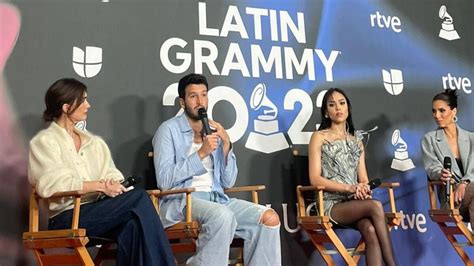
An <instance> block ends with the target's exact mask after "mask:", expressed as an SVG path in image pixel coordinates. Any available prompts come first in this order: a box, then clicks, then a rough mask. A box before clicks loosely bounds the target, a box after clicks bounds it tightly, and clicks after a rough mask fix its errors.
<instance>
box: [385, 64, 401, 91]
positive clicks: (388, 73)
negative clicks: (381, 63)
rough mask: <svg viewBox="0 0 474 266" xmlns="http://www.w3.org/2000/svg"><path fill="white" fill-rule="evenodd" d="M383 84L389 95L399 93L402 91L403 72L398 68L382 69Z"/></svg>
mask: <svg viewBox="0 0 474 266" xmlns="http://www.w3.org/2000/svg"><path fill="white" fill-rule="evenodd" d="M382 78H383V86H384V87H385V90H387V92H388V93H390V94H391V95H399V94H400V93H402V91H403V73H402V71H401V70H399V69H390V70H385V69H382Z"/></svg>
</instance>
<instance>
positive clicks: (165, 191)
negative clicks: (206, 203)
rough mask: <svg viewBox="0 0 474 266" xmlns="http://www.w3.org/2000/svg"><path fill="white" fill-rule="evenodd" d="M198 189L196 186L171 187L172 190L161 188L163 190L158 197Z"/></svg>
mask: <svg viewBox="0 0 474 266" xmlns="http://www.w3.org/2000/svg"><path fill="white" fill-rule="evenodd" d="M194 191H196V189H195V188H180V189H170V190H161V192H160V193H159V194H158V195H157V196H158V197H163V196H168V195H175V194H182V193H186V194H188V193H192V192H194Z"/></svg>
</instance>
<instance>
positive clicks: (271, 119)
mask: <svg viewBox="0 0 474 266" xmlns="http://www.w3.org/2000/svg"><path fill="white" fill-rule="evenodd" d="M266 91H267V88H266V86H265V84H264V83H259V84H257V86H255V88H254V89H253V92H252V96H251V97H250V107H252V109H254V110H255V111H257V110H262V111H263V112H262V113H263V114H261V115H259V116H257V119H255V120H254V121H253V125H254V130H255V132H250V134H249V137H248V139H247V142H246V143H245V147H246V148H248V149H252V150H256V151H260V152H263V153H272V152H276V151H279V150H284V149H287V148H288V147H289V145H288V142H287V141H286V139H285V136H284V135H283V133H281V132H279V129H278V120H277V119H276V118H277V116H278V109H277V107H276V106H275V104H273V102H272V101H270V99H268V97H267V92H266Z"/></svg>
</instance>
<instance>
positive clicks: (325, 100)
mask: <svg viewBox="0 0 474 266" xmlns="http://www.w3.org/2000/svg"><path fill="white" fill-rule="evenodd" d="M334 92H339V93H340V94H342V95H343V96H344V98H346V102H347V107H348V108H347V109H348V112H349V115H348V116H347V119H346V122H347V126H348V128H347V131H349V133H351V134H352V135H354V131H355V129H354V123H353V122H352V113H351V101H350V100H349V98H348V97H347V95H346V93H345V92H344V91H343V90H341V89H339V88H330V89H329V90H328V91H327V92H326V94H324V98H323V103H322V105H321V125H320V126H319V128H318V130H323V129H327V128H329V127H330V126H331V123H332V121H331V118H329V116H328V117H326V114H327V110H328V100H329V97H331V96H332V95H333V93H334Z"/></svg>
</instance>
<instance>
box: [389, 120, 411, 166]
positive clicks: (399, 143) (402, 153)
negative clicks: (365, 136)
mask: <svg viewBox="0 0 474 266" xmlns="http://www.w3.org/2000/svg"><path fill="white" fill-rule="evenodd" d="M392 145H393V146H395V147H397V149H396V150H395V158H393V160H392V165H391V168H392V169H395V170H398V171H402V172H404V171H408V170H410V169H413V168H415V165H414V164H413V161H412V160H411V159H410V158H409V157H408V146H407V143H406V142H405V141H404V140H403V139H402V138H401V137H400V130H398V129H395V131H393V134H392Z"/></svg>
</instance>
